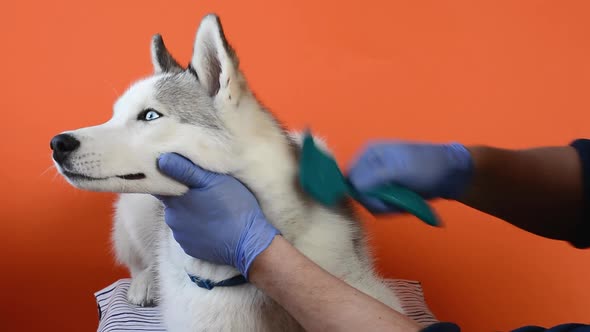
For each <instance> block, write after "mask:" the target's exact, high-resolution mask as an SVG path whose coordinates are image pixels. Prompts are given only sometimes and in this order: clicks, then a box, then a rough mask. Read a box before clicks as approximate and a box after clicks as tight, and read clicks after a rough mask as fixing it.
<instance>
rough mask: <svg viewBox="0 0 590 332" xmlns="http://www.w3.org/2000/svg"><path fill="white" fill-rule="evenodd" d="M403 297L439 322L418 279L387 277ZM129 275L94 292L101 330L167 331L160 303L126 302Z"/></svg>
mask: <svg viewBox="0 0 590 332" xmlns="http://www.w3.org/2000/svg"><path fill="white" fill-rule="evenodd" d="M388 283H389V285H390V286H391V287H392V288H393V289H394V291H395V292H396V294H397V295H398V296H399V298H400V300H401V304H402V307H403V308H404V310H405V311H406V313H407V315H408V316H409V317H410V318H412V319H413V320H415V321H416V322H418V323H419V324H421V325H422V326H428V325H431V324H434V323H436V322H438V321H437V320H436V318H435V317H434V315H433V314H432V312H430V309H429V308H428V306H427V305H426V302H425V300H424V294H423V292H422V286H421V284H420V282H418V281H412V280H401V279H392V280H389V281H388ZM129 284H130V279H121V280H118V281H116V282H114V283H113V284H111V285H109V286H108V287H105V288H104V289H102V290H100V291H98V292H96V293H94V296H95V297H96V302H97V304H98V316H99V323H98V329H97V331H98V332H122V331H146V332H156V331H160V332H165V331H166V329H165V328H164V326H163V324H162V318H161V316H160V313H159V311H158V308H157V307H149V308H144V307H139V306H135V305H131V304H129V303H128V302H127V289H129Z"/></svg>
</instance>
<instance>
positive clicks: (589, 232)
mask: <svg viewBox="0 0 590 332" xmlns="http://www.w3.org/2000/svg"><path fill="white" fill-rule="evenodd" d="M571 146H572V147H573V148H574V149H576V151H577V152H578V156H579V157H580V163H581V166H582V188H583V189H582V190H583V195H584V203H583V206H582V219H581V221H580V222H579V223H578V225H577V227H576V228H577V231H576V232H575V236H574V238H572V239H570V240H569V242H570V243H571V244H572V245H573V246H574V247H576V248H580V249H586V248H590V140H588V139H578V140H575V141H573V142H572V143H571Z"/></svg>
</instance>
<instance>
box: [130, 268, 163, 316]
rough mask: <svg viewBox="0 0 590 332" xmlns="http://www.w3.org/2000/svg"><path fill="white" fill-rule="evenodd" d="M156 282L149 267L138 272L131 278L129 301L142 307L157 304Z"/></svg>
mask: <svg viewBox="0 0 590 332" xmlns="http://www.w3.org/2000/svg"><path fill="white" fill-rule="evenodd" d="M156 295H157V294H156V282H155V280H154V277H153V275H152V274H151V273H150V271H149V270H148V269H146V270H144V271H142V272H141V273H139V274H137V275H136V276H135V277H133V279H131V285H130V286H129V290H128V291H127V301H129V303H131V304H135V305H139V306H142V307H151V306H155V305H156V304H157V301H156V300H157V299H156Z"/></svg>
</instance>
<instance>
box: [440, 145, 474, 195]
mask: <svg viewBox="0 0 590 332" xmlns="http://www.w3.org/2000/svg"><path fill="white" fill-rule="evenodd" d="M445 149H446V153H447V160H448V165H449V170H448V174H447V178H448V181H449V183H447V184H446V186H445V187H446V190H444V191H443V193H442V194H441V197H442V198H445V199H458V198H460V197H461V196H462V195H464V193H465V192H466V190H467V188H468V186H469V184H470V182H471V179H472V177H473V171H474V162H473V156H472V152H471V151H470V149H468V148H467V147H466V146H465V145H463V144H461V143H452V144H448V145H446V146H445Z"/></svg>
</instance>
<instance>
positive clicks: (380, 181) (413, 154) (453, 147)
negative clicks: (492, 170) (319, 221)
mask: <svg viewBox="0 0 590 332" xmlns="http://www.w3.org/2000/svg"><path fill="white" fill-rule="evenodd" d="M472 173H473V161H472V159H471V154H470V153H469V151H468V150H467V148H465V147H464V146H463V145H461V144H457V143H453V144H444V145H443V144H422V143H404V142H378V143H373V144H370V145H369V146H368V147H367V148H366V149H365V150H364V151H363V152H362V153H361V155H360V157H358V158H357V160H356V161H355V162H354V163H353V165H352V167H351V168H350V171H349V175H348V176H349V178H350V181H351V182H352V184H353V185H354V186H355V187H356V188H357V189H358V190H360V191H363V190H368V189H370V188H373V187H376V186H380V185H385V184H389V183H393V184H397V185H401V186H403V187H406V188H407V189H410V190H412V191H414V192H416V193H418V194H420V195H421V196H422V197H424V198H425V199H431V198H438V197H440V198H446V199H457V198H459V197H460V196H461V195H462V194H463V193H464V191H465V189H466V187H467V185H468V183H469V181H470V180H471V176H472ZM360 201H361V203H362V204H363V205H364V206H365V207H366V208H367V209H369V210H370V211H371V212H373V213H386V212H399V210H398V209H397V208H396V207H394V206H391V205H386V204H385V203H383V202H381V201H379V200H377V199H374V198H370V197H363V198H361V199H360Z"/></svg>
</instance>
